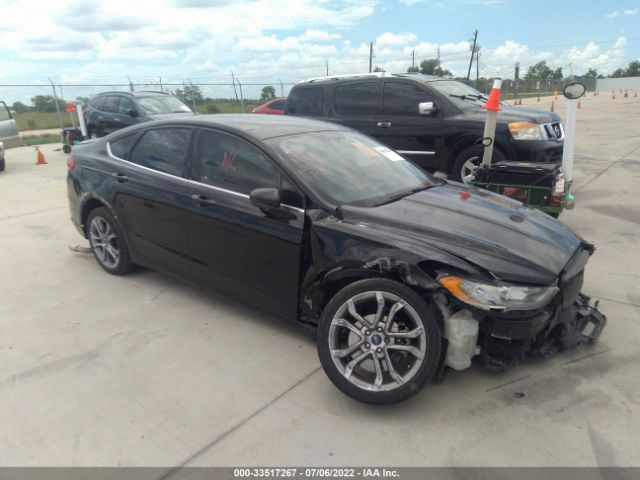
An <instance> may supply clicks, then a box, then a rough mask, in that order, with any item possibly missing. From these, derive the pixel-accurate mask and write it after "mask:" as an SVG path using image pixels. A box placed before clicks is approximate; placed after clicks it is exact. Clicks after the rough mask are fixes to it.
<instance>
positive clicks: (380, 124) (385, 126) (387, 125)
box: [378, 122, 391, 128]
mask: <svg viewBox="0 0 640 480" xmlns="http://www.w3.org/2000/svg"><path fill="white" fill-rule="evenodd" d="M378 126H379V127H382V128H389V127H390V126H391V122H378Z"/></svg>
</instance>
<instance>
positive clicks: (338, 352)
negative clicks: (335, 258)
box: [316, 278, 442, 404]
mask: <svg viewBox="0 0 640 480" xmlns="http://www.w3.org/2000/svg"><path fill="white" fill-rule="evenodd" d="M316 343H317V348H318V356H319V357H320V363H321V364H322V368H323V369H324V371H325V373H326V374H327V376H328V377H329V379H330V380H331V381H332V382H333V383H334V384H335V385H336V387H338V388H339V389H340V390H342V392H344V393H345V394H347V395H348V396H350V397H352V398H354V399H356V400H359V401H361V402H365V403H373V404H390V403H396V402H399V401H402V400H406V399H407V398H409V397H411V396H413V395H415V394H416V393H418V391H420V389H421V388H422V386H423V385H424V384H425V382H427V381H428V380H429V379H430V378H431V377H432V376H433V375H434V373H435V372H436V369H437V367H438V363H439V359H440V349H441V346H442V334H441V331H440V327H439V325H438V322H437V320H436V318H435V316H434V315H433V313H432V312H431V309H430V307H429V306H428V305H427V303H426V302H425V301H424V300H423V299H422V298H421V297H420V296H419V295H418V294H417V293H416V292H415V291H414V290H412V289H410V288H409V287H406V286H404V285H402V284H400V283H398V282H395V281H392V280H387V279H381V278H375V279H366V280H360V281H357V282H355V283H353V284H351V285H348V286H347V287H345V288H343V289H342V290H340V291H339V292H338V293H337V294H336V295H335V296H334V297H333V299H331V301H330V302H329V303H328V305H327V306H326V307H325V309H324V311H323V312H322V316H321V317H320V323H319V325H318V330H317V332H316Z"/></svg>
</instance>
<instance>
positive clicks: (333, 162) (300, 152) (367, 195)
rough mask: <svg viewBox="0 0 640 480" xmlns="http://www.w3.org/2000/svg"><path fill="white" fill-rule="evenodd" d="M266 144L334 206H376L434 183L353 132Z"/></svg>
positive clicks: (315, 134) (303, 136)
mask: <svg viewBox="0 0 640 480" xmlns="http://www.w3.org/2000/svg"><path fill="white" fill-rule="evenodd" d="M267 142H268V143H269V144H270V145H271V146H272V147H273V148H274V149H275V150H276V151H278V153H280V154H281V156H282V157H283V160H284V161H285V162H287V163H288V167H289V169H291V170H293V171H294V172H295V173H297V174H298V175H299V176H300V177H302V178H303V179H304V180H306V181H307V182H308V183H309V184H310V185H311V187H312V188H313V189H314V190H315V191H317V192H318V194H319V195H320V196H322V197H324V198H325V199H328V200H329V201H330V202H332V203H334V204H338V205H342V204H349V205H359V206H374V205H380V204H383V203H387V202H390V201H393V200H395V199H397V198H400V197H402V196H406V195H409V194H411V193H413V192H416V191H418V190H423V189H425V188H428V187H430V186H432V185H434V184H436V183H437V181H436V180H435V179H434V178H432V177H431V176H430V175H429V174H427V173H426V172H424V171H423V170H421V169H420V168H419V167H417V166H416V165H414V164H413V163H411V162H410V161H408V160H405V159H404V158H403V157H401V156H400V155H398V154H397V153H396V152H394V151H393V150H390V149H389V148H387V147H385V146H383V145H381V144H379V143H378V142H376V141H374V140H372V139H370V138H368V137H365V136H364V135H361V134H359V133H356V132H350V131H337V132H336V131H331V132H309V133H301V134H295V135H287V136H282V137H276V138H272V139H270V140H268V141H267Z"/></svg>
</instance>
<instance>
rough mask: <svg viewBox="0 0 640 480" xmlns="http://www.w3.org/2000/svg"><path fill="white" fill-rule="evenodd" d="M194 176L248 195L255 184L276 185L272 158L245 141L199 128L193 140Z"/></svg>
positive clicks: (257, 186) (277, 177)
mask: <svg viewBox="0 0 640 480" xmlns="http://www.w3.org/2000/svg"><path fill="white" fill-rule="evenodd" d="M196 155H197V157H198V171H197V173H196V180H197V181H199V182H201V183H204V184H207V185H211V186H213V187H218V188H223V189H225V190H230V191H232V192H237V193H242V194H245V195H248V194H249V193H250V192H251V191H252V190H254V189H256V188H279V187H280V172H279V170H278V168H277V167H276V165H275V164H274V163H273V161H272V160H271V159H269V158H267V157H266V156H265V155H264V154H263V153H261V152H260V151H258V150H257V149H256V148H255V147H253V146H251V145H249V144H248V143H246V142H244V141H242V140H240V139H238V138H236V137H233V136H231V135H227V134H224V133H220V132H213V131H209V130H203V131H202V132H201V133H200V135H199V137H198V141H197V146H196Z"/></svg>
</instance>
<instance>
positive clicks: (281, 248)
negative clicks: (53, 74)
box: [68, 115, 605, 403]
mask: <svg viewBox="0 0 640 480" xmlns="http://www.w3.org/2000/svg"><path fill="white" fill-rule="evenodd" d="M68 165H69V173H68V193H69V202H70V210H71V218H72V220H73V223H74V224H75V225H76V227H77V228H78V230H79V231H80V233H81V234H82V235H83V236H85V237H86V238H88V239H89V242H90V245H91V248H92V250H93V253H94V255H95V257H96V259H97V261H98V263H99V264H100V266H101V267H102V268H103V269H104V270H106V271H107V272H109V273H112V274H116V275H121V274H124V273H126V272H128V271H130V270H131V269H132V268H133V267H134V266H135V265H142V266H145V267H149V268H153V269H157V270H162V271H165V272H168V273H170V274H173V275H178V276H182V277H186V278H189V279H191V280H194V281H195V282H197V283H199V284H201V285H202V286H205V287H211V288H215V289H218V290H222V291H224V292H227V293H228V294H230V295H233V296H235V297H237V298H240V299H242V300H243V301H247V302H251V303H253V304H255V305H256V306H259V307H261V308H263V309H267V310H270V311H271V312H274V313H276V314H278V315H281V316H284V317H286V318H289V319H292V320H294V321H298V322H302V323H303V324H305V325H307V326H309V327H311V328H312V329H313V331H315V334H316V341H317V346H318V352H319V356H320V361H321V363H322V366H323V367H324V369H325V371H326V373H327V375H328V376H329V378H330V379H331V380H332V381H333V382H334V383H335V385H336V386H338V388H340V389H341V390H342V391H343V392H345V393H346V394H348V395H350V396H352V397H354V398H356V399H358V400H362V401H365V402H370V403H392V402H396V401H399V400H402V399H405V398H407V397H409V396H411V395H413V394H414V393H416V392H417V391H418V390H419V389H420V388H421V387H422V385H424V383H425V382H426V381H427V380H429V379H431V378H434V377H435V378H441V377H442V375H443V372H444V371H445V369H446V368H447V367H449V368H453V369H457V370H461V369H464V368H467V367H469V366H470V365H471V360H472V358H473V357H476V359H477V361H478V362H479V363H481V364H482V365H484V366H486V367H487V368H490V369H492V370H502V369H505V368H507V367H509V366H511V365H513V364H515V363H516V362H517V361H519V360H522V359H524V358H525V357H526V356H531V355H542V356H546V355H549V354H550V353H553V352H555V351H556V350H557V349H559V348H565V347H568V346H572V345H575V344H577V343H582V342H588V341H595V339H596V338H597V337H598V335H599V334H600V332H601V330H602V327H603V326H604V322H605V318H604V316H602V315H601V314H600V313H599V312H598V311H597V309H595V308H593V307H591V306H589V299H588V297H585V296H584V295H582V294H581V293H580V290H581V287H582V279H583V272H584V268H585V265H586V263H587V259H588V257H589V256H590V254H591V253H592V252H593V250H594V249H593V246H592V245H590V244H588V243H586V242H584V241H583V240H581V239H580V238H579V237H578V236H577V235H575V234H574V233H573V232H571V231H570V230H569V228H568V227H566V226H565V225H564V224H562V223H560V222H558V221H556V220H554V219H552V218H551V217H549V216H548V215H545V214H543V213H540V212H538V211H535V210H532V209H529V208H527V207H526V206H523V205H522V204H520V203H518V202H516V201H514V200H510V199H508V198H506V197H502V196H498V195H495V194H492V193H489V192H486V191H483V190H479V189H476V188H470V187H466V186H464V185H462V184H458V183H453V182H447V181H444V180H440V179H436V178H433V177H431V176H430V175H429V174H427V173H425V172H424V171H423V170H421V169H420V168H419V167H417V166H416V165H414V164H413V163H411V162H410V161H408V160H406V159H405V158H403V157H401V156H400V155H398V154H397V153H396V152H394V151H392V150H390V149H389V148H387V147H385V146H383V145H382V144H380V143H378V142H376V141H375V140H372V139H371V138H368V137H366V136H364V135H362V134H359V133H357V132H355V131H353V130H350V129H347V128H344V127H341V126H338V125H335V124H328V123H324V122H318V121H313V120H307V119H302V118H295V117H278V116H271V115H264V116H262V115H216V116H199V117H195V118H191V119H175V120H171V121H169V120H167V121H161V122H150V123H145V124H141V125H138V126H134V127H130V128H127V129H125V130H121V131H119V132H117V133H114V134H112V135H110V136H107V137H105V138H102V139H98V140H92V141H89V142H86V143H84V144H80V145H78V146H76V147H74V151H73V153H72V156H71V157H70V158H69V160H68Z"/></svg>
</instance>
